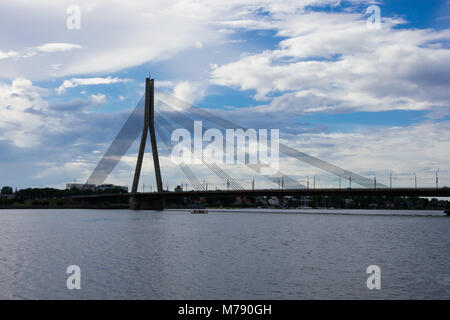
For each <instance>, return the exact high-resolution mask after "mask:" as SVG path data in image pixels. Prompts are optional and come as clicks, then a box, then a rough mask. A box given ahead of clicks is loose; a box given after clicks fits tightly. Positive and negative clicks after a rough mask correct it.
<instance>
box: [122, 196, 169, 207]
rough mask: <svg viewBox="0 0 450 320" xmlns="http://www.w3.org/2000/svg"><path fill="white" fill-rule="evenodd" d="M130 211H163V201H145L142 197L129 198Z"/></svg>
mask: <svg viewBox="0 0 450 320" xmlns="http://www.w3.org/2000/svg"><path fill="white" fill-rule="evenodd" d="M130 209H131V210H164V199H162V198H157V199H155V198H152V199H148V198H147V199H145V198H143V197H137V196H131V197H130Z"/></svg>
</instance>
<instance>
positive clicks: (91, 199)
mask: <svg viewBox="0 0 450 320" xmlns="http://www.w3.org/2000/svg"><path fill="white" fill-rule="evenodd" d="M287 196H292V197H305V196H321V197H323V196H341V197H345V196H400V197H413V196H416V197H450V188H417V189H416V188H392V189H391V188H383V189H381V188H377V189H374V188H373V189H367V188H347V189H261V190H211V191H170V192H169V191H166V192H147V193H119V194H99V195H82V196H73V197H71V199H72V200H73V201H75V202H82V203H85V204H86V205H88V206H89V205H94V206H95V204H96V203H99V202H102V201H113V202H115V201H121V202H128V203H129V204H130V208H131V209H136V210H163V209H164V201H165V200H176V199H183V198H188V199H198V198H205V199H226V198H236V197H248V198H253V197H276V198H283V197H287Z"/></svg>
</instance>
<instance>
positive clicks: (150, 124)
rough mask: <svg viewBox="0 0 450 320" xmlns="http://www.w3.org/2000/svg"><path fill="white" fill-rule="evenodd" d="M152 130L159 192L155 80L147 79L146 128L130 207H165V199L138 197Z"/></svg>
mask: <svg viewBox="0 0 450 320" xmlns="http://www.w3.org/2000/svg"><path fill="white" fill-rule="evenodd" d="M148 132H150V142H151V146H152V155H153V166H154V168H155V178H156V188H157V191H158V192H163V183H162V178H161V169H160V166H159V156H158V146H157V144H156V134H155V80H154V79H150V78H146V79H145V116H144V128H143V130H142V136H141V144H140V146H139V153H138V159H137V163H136V170H135V171H134V179H133V186H132V189H131V193H132V196H131V197H130V208H131V209H134V210H139V209H153V210H162V209H163V208H164V201H163V199H161V201H152V202H151V203H149V202H148V201H145V202H144V201H142V199H141V198H140V197H137V196H136V195H137V191H138V186H139V178H140V176H141V168H142V161H143V159H144V151H145V144H146V142H147V133H148Z"/></svg>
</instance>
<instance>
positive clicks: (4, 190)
mask: <svg viewBox="0 0 450 320" xmlns="http://www.w3.org/2000/svg"><path fill="white" fill-rule="evenodd" d="M2 194H13V188H11V187H9V186H5V187H3V188H2Z"/></svg>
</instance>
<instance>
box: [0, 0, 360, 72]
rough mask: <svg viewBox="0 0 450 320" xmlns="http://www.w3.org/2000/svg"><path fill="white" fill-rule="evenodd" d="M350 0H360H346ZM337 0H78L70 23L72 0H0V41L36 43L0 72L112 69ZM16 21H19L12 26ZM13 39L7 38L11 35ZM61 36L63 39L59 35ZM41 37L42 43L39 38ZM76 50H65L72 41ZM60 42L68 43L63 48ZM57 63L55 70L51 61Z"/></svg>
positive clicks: (19, 46) (0, 65) (19, 45)
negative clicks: (72, 26) (72, 25)
mask: <svg viewBox="0 0 450 320" xmlns="http://www.w3.org/2000/svg"><path fill="white" fill-rule="evenodd" d="M352 2H354V3H361V2H366V1H364V0H352ZM338 3H340V1H339V0H303V1H302V0H250V1H247V0H245V1H244V0H232V1H221V0H220V1H219V0H216V1H211V0H176V1H170V2H168V1H163V0H154V1H138V0H129V1H114V2H113V3H111V1H108V0H98V1H95V5H93V4H92V1H91V0H80V1H78V2H77V5H79V6H80V7H81V28H80V29H79V30H69V29H67V28H66V20H67V18H68V17H69V15H67V14H66V9H67V7H68V6H69V5H72V4H73V1H71V0H62V1H57V2H55V1H48V0H39V1H33V3H29V2H27V4H26V5H24V4H23V2H21V1H18V2H14V1H10V2H2V3H1V4H0V21H2V26H3V28H1V30H0V48H5V46H8V47H11V48H12V49H13V50H14V51H17V52H21V51H23V50H25V48H35V47H38V48H40V49H41V51H40V52H43V51H45V53H49V52H52V53H53V54H51V55H50V54H39V55H38V54H36V50H35V49H34V50H31V52H29V53H28V56H29V57H30V59H26V60H27V61H21V62H20V63H13V64H10V63H9V64H8V63H4V62H1V61H0V69H1V70H2V76H3V77H7V78H10V79H13V78H16V77H18V76H23V77H27V78H30V79H33V80H34V79H47V78H53V77H63V76H74V75H80V74H93V73H99V72H114V71H118V70H122V69H125V68H129V67H133V66H138V65H141V64H143V63H145V62H149V61H153V62H155V61H161V60H166V59H169V58H171V57H173V56H174V55H176V54H177V53H179V52H181V51H183V50H186V49H191V48H196V47H203V48H204V47H206V46H208V47H209V46H210V45H214V44H221V43H224V42H226V40H228V37H229V35H230V33H228V32H220V30H223V29H230V27H229V26H228V25H227V24H231V25H232V28H239V27H241V26H242V25H244V24H247V25H248V27H249V28H254V27H255V26H256V24H260V25H261V26H263V25H264V24H265V21H266V20H267V17H265V16H262V15H259V14H258V13H259V12H265V11H267V12H270V14H282V13H287V12H299V11H304V10H305V7H306V6H308V5H323V4H338ZM17 25H20V26H21V27H20V28H17ZM11 39H13V40H11ZM62 39H64V41H61V40H62ZM41 43H45V44H44V45H41ZM81 47H82V48H83V49H82V50H70V49H75V48H81ZM66 50H67V51H66ZM24 55H25V54H24ZM54 64H62V67H61V68H59V69H58V70H54V69H52V68H51V65H54Z"/></svg>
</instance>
